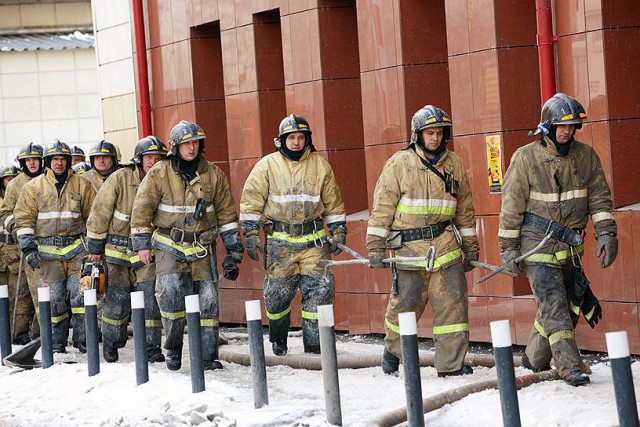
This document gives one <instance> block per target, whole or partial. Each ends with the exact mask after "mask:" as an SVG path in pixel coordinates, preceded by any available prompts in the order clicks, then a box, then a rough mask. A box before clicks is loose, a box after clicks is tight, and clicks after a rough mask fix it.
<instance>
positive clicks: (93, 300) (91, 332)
mask: <svg viewBox="0 0 640 427" xmlns="http://www.w3.org/2000/svg"><path fill="white" fill-rule="evenodd" d="M84 323H85V330H86V331H87V366H88V369H89V376H90V377H92V376H94V375H97V374H99V373H100V349H99V347H98V306H97V295H96V290H95V289H87V290H85V291H84Z"/></svg>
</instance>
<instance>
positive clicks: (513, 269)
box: [500, 249, 522, 276]
mask: <svg viewBox="0 0 640 427" xmlns="http://www.w3.org/2000/svg"><path fill="white" fill-rule="evenodd" d="M520 255H522V254H521V253H520V251H519V250H518V249H505V250H504V251H503V252H502V253H501V254H500V260H501V261H502V265H503V266H505V267H506V270H507V271H509V272H510V273H513V274H515V275H516V276H520V275H521V274H522V263H521V262H520V263H518V264H516V263H515V262H513V261H514V260H515V259H516V258H518V257H519V256H520Z"/></svg>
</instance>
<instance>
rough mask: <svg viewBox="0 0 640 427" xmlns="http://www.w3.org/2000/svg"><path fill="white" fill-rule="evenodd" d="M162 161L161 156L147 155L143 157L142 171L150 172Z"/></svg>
mask: <svg viewBox="0 0 640 427" xmlns="http://www.w3.org/2000/svg"><path fill="white" fill-rule="evenodd" d="M160 159H162V155H161V154H145V155H144V156H142V170H143V171H144V173H147V172H149V170H151V168H152V167H153V165H155V164H156V163H158V162H159V161H160Z"/></svg>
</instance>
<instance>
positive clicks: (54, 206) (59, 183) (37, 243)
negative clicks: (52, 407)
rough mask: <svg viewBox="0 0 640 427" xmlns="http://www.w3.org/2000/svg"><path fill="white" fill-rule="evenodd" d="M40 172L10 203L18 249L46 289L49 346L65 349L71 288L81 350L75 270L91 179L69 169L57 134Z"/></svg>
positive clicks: (38, 283)
mask: <svg viewBox="0 0 640 427" xmlns="http://www.w3.org/2000/svg"><path fill="white" fill-rule="evenodd" d="M44 163H45V166H46V169H45V172H44V173H43V174H42V175H40V176H38V177H37V178H34V179H33V180H31V181H29V182H28V183H27V184H26V185H25V186H24V187H23V189H22V192H21V193H20V197H19V198H18V202H17V203H16V207H15V209H14V216H15V229H16V235H17V238H18V243H19V245H20V250H21V251H22V254H23V256H24V259H25V262H26V263H27V264H28V267H26V269H27V271H29V270H30V271H31V274H33V284H34V285H35V287H42V286H48V287H49V289H50V292H51V322H52V324H53V351H54V352H56V353H65V352H66V344H67V338H68V335H69V307H68V305H67V293H69V294H70V301H71V313H72V314H73V316H72V319H71V324H72V326H73V346H74V347H76V348H77V349H78V350H79V351H80V352H81V353H86V351H87V347H86V339H85V324H84V296H83V294H82V293H81V292H80V286H79V277H78V271H79V268H80V261H81V259H82V257H83V255H85V251H84V246H83V242H82V239H83V236H84V233H85V231H86V228H85V224H86V221H87V219H88V217H89V211H90V209H91V204H92V203H93V198H94V196H95V194H94V191H93V189H92V188H91V184H90V183H89V182H88V181H86V180H84V179H82V178H80V177H78V176H77V175H75V174H74V173H73V172H71V170H70V169H71V149H70V148H69V146H68V145H67V144H65V143H64V142H60V141H58V140H56V141H55V142H53V143H51V144H49V145H48V146H47V147H46V148H45V151H44Z"/></svg>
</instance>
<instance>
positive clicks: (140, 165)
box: [87, 136, 168, 363]
mask: <svg viewBox="0 0 640 427" xmlns="http://www.w3.org/2000/svg"><path fill="white" fill-rule="evenodd" d="M167 152H168V150H167V147H166V146H165V144H164V143H163V142H162V141H160V140H159V139H158V138H156V137H155V136H147V137H145V138H142V139H141V140H140V141H138V143H137V145H136V148H135V152H134V157H133V159H132V162H133V163H132V164H131V165H126V166H123V167H122V169H120V170H118V171H116V172H114V173H113V175H112V178H111V179H109V180H108V181H106V182H105V183H104V185H103V186H102V187H101V188H100V191H98V193H97V194H96V198H95V200H94V202H93V206H92V209H91V214H90V215H89V220H88V221H87V251H88V252H89V254H90V255H89V261H91V262H99V261H100V260H101V258H102V257H104V259H105V260H106V262H107V264H108V273H109V274H108V278H109V283H108V286H107V289H106V292H105V295H104V297H103V298H102V328H101V329H102V350H103V356H104V360H105V361H106V362H108V363H113V362H116V361H117V360H118V349H119V348H123V347H124V346H125V345H126V343H127V321H128V318H129V315H130V313H131V302H130V295H129V293H130V292H131V290H132V288H133V287H135V288H136V290H139V291H143V292H144V302H145V323H146V327H147V328H146V334H147V336H146V340H147V356H148V359H149V361H150V362H164V361H165V358H164V355H163V354H162V351H161V350H160V340H161V338H162V330H161V327H162V323H161V321H160V311H159V309H158V303H157V302H156V298H155V294H154V292H155V279H156V277H155V267H154V265H153V264H149V265H145V264H144V263H143V262H142V261H140V257H138V254H137V253H136V252H134V251H133V246H132V244H131V239H130V237H129V235H130V220H131V210H132V209H133V200H134V198H135V196H136V192H137V191H138V188H139V187H140V182H141V181H142V179H143V178H144V176H145V175H146V174H147V172H149V170H150V169H151V168H152V167H153V165H155V164H156V163H157V162H158V161H160V160H162V159H166V155H167Z"/></svg>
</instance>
